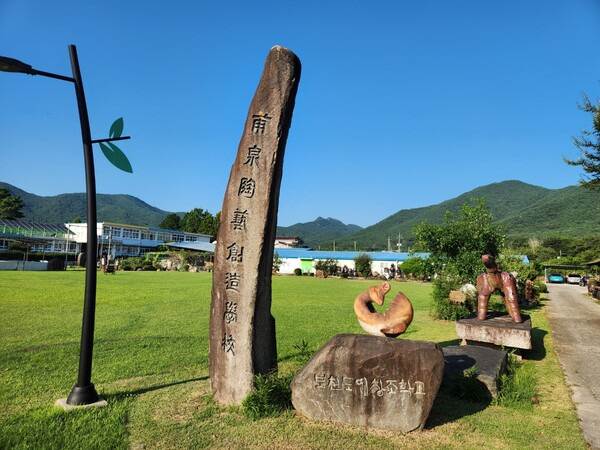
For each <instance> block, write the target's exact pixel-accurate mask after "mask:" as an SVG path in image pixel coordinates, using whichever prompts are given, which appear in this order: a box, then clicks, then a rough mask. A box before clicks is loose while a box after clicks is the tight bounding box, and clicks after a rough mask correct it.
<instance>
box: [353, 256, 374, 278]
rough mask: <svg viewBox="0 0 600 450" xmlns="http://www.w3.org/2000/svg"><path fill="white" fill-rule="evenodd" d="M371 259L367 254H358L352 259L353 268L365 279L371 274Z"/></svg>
mask: <svg viewBox="0 0 600 450" xmlns="http://www.w3.org/2000/svg"><path fill="white" fill-rule="evenodd" d="M372 261H373V259H372V258H371V256H369V255H368V254H367V253H359V254H358V255H357V256H356V258H354V267H355V269H356V270H358V271H359V272H360V274H361V275H362V276H363V277H365V278H367V277H368V276H369V275H370V274H371V262H372Z"/></svg>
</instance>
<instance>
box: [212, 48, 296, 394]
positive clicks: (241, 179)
mask: <svg viewBox="0 0 600 450" xmlns="http://www.w3.org/2000/svg"><path fill="white" fill-rule="evenodd" d="M299 81H300V60H299V59H298V57H297V56H296V55H294V53H292V52H291V51H290V50H288V49H286V48H283V47H279V46H275V47H273V48H272V49H271V51H270V52H269V55H268V57H267V60H266V62H265V67H264V69H263V73H262V76H261V79H260V83H259V85H258V88H257V90H256V93H255V94H254V98H253V99H252V103H251V104H250V110H249V111H248V117H247V118H246V124H245V126H244V132H243V134H242V139H241V141H240V145H239V147H238V152H237V156H236V159H235V162H234V163H233V167H232V169H231V175H230V177H229V183H228V185H227V191H226V192H225V199H224V201H223V208H222V210H221V223H220V227H219V234H218V236H217V245H216V249H215V264H214V271H213V288H212V303H211V308H210V381H211V386H212V389H213V392H214V394H215V398H216V400H217V401H218V402H220V403H224V404H238V405H239V404H241V403H242V400H243V399H244V398H245V397H246V395H248V393H250V392H251V391H252V389H253V381H254V375H255V374H265V373H268V372H270V371H273V370H276V369H277V348H276V341H275V319H274V318H273V316H271V270H272V264H273V246H274V242H275V231H276V227H277V207H278V204H279V188H280V185H281V175H282V169H283V156H284V152H285V143H286V140H287V135H288V130H289V127H290V123H291V120H292V112H293V109H294V100H295V97H296V92H297V90H298V82H299Z"/></svg>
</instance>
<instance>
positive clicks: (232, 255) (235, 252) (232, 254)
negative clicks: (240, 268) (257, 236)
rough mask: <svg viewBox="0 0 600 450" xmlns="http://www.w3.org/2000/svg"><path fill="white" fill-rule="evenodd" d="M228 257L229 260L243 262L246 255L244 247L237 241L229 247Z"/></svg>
mask: <svg viewBox="0 0 600 450" xmlns="http://www.w3.org/2000/svg"><path fill="white" fill-rule="evenodd" d="M227 250H228V253H227V258H225V259H227V260H228V261H235V262H239V263H241V262H242V259H243V257H244V247H239V246H238V245H237V244H236V243H235V242H234V243H233V244H231V245H230V246H229V247H227Z"/></svg>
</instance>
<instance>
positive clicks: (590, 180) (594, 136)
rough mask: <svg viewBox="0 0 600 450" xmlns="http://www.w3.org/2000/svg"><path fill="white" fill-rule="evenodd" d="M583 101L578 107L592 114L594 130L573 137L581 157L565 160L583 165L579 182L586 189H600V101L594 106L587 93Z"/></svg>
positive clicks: (573, 164) (565, 159) (575, 164)
mask: <svg viewBox="0 0 600 450" xmlns="http://www.w3.org/2000/svg"><path fill="white" fill-rule="evenodd" d="M582 98H583V103H582V104H578V105H577V106H578V108H579V109H580V110H582V111H585V112H587V113H590V114H591V115H592V122H593V130H592V131H587V130H583V131H582V132H581V136H579V137H573V143H574V144H575V146H576V147H577V148H578V149H579V152H580V153H579V158H577V159H575V160H571V159H568V158H564V157H563V159H564V161H565V162H566V163H567V164H569V165H571V166H581V167H582V168H583V171H584V174H583V176H582V178H581V180H579V184H580V185H581V186H583V187H584V188H586V189H592V190H598V191H600V101H598V105H597V106H594V105H593V104H592V102H590V99H589V98H588V96H587V95H585V94H583V95H582Z"/></svg>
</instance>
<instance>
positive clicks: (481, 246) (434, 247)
mask: <svg viewBox="0 0 600 450" xmlns="http://www.w3.org/2000/svg"><path fill="white" fill-rule="evenodd" d="M470 203H471V204H469V203H465V204H464V205H463V206H461V208H460V214H459V215H458V216H457V215H454V214H452V213H450V212H446V215H445V216H444V223H443V224H442V225H434V224H430V223H427V222H422V223H420V224H419V225H417V226H416V227H415V228H414V230H413V234H414V235H415V237H416V238H417V247H418V248H420V249H422V250H425V251H429V252H430V253H431V255H430V257H429V260H428V262H430V263H433V267H434V269H435V272H436V273H437V274H441V273H442V272H444V273H445V274H447V275H451V276H452V277H453V278H455V279H456V281H457V282H460V283H466V282H469V283H474V282H475V280H476V278H477V275H478V274H479V273H480V272H482V271H483V265H482V263H481V256H482V255H484V254H489V255H492V256H494V257H497V256H498V254H499V253H500V250H501V249H502V248H503V246H504V240H505V236H504V234H503V229H502V227H500V226H498V225H494V224H493V223H492V220H493V215H492V213H491V212H490V210H489V208H488V207H487V205H486V204H485V201H484V199H478V198H473V199H471V201H470Z"/></svg>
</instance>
